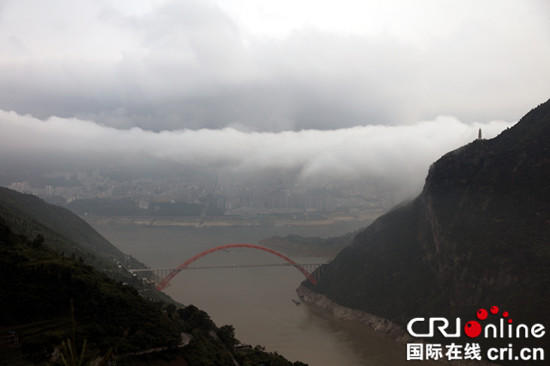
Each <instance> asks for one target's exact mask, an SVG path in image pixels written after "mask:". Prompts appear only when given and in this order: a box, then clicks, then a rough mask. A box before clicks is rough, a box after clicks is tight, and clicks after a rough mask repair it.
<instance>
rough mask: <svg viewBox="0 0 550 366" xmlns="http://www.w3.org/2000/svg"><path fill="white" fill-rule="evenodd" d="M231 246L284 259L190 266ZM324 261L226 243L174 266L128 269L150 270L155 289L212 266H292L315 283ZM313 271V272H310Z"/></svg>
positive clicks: (246, 245) (134, 270)
mask: <svg viewBox="0 0 550 366" xmlns="http://www.w3.org/2000/svg"><path fill="white" fill-rule="evenodd" d="M233 248H248V249H256V250H261V251H264V252H267V253H269V254H272V255H274V256H277V257H279V258H281V259H283V260H284V262H282V263H265V264H260V263H248V264H232V265H223V264H222V265H203V266H196V265H195V266H191V264H192V263H193V262H195V261H197V260H199V259H201V258H203V257H205V256H207V255H209V254H212V253H214V252H218V251H222V250H225V251H227V250H229V249H233ZM323 264H326V263H297V262H295V261H294V260H292V259H291V258H289V257H287V256H286V255H284V254H282V253H279V252H277V251H275V250H273V249H270V248H266V247H263V246H260V245H255V244H226V245H220V246H218V247H215V248H211V249H208V250H205V251H204V252H201V253H199V254H197V255H195V256H193V257H191V258H189V259H188V260H186V261H185V262H183V263H182V264H180V265H179V266H178V267H176V268H144V269H141V268H140V269H130V270H129V271H130V272H132V273H136V272H152V273H153V274H154V275H155V277H156V278H160V280H159V281H158V283H157V289H158V290H163V289H164V288H165V287H166V286H168V284H169V283H170V281H171V280H172V279H173V278H174V277H176V275H177V274H178V273H180V272H181V271H183V270H191V269H214V268H243V267H279V266H293V267H295V268H296V269H297V270H298V271H300V272H301V273H302V274H303V275H304V276H305V277H306V278H307V279H308V280H309V281H310V282H311V283H313V284H316V283H317V279H318V276H319V273H320V271H315V270H316V269H317V268H318V267H320V266H321V265H323ZM312 273H314V274H312Z"/></svg>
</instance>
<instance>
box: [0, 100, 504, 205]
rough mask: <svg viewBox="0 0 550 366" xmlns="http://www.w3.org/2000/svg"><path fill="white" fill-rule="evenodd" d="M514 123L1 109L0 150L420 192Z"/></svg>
mask: <svg viewBox="0 0 550 366" xmlns="http://www.w3.org/2000/svg"><path fill="white" fill-rule="evenodd" d="M511 125H512V124H511V123H508V122H504V121H492V122H489V123H473V124H465V123H463V122H461V121H459V120H458V119H456V118H454V117H446V116H440V117H438V118H436V119H435V120H433V121H423V122H419V123H416V124H413V125H407V126H383V125H371V126H357V127H352V128H343V129H337V130H302V131H284V132H277V133H275V132H243V131H240V130H237V129H234V128H225V129H217V130H213V129H200V130H176V131H161V132H152V131H146V130H143V129H141V128H137V127H134V128H131V129H126V130H121V129H115V128H112V127H107V126H101V125H98V124H96V123H94V122H90V121H83V120H78V119H65V118H58V117H53V118H49V119H47V120H40V119H37V118H34V117H31V116H28V115H25V116H22V115H19V114H17V113H15V112H5V111H1V110H0V130H1V131H2V132H3V133H2V135H1V136H0V153H1V154H12V156H13V155H18V154H25V155H26V156H27V157H29V158H32V157H35V158H39V159H41V160H42V161H46V162H47V161H48V159H49V158H48V157H51V159H52V160H54V159H58V158H59V157H60V156H70V157H71V158H73V159H75V160H76V161H77V162H79V163H82V162H85V161H93V162H95V163H96V164H100V165H102V166H106V165H109V164H122V163H124V164H127V163H128V162H130V163H132V164H139V162H140V161H141V160H140V159H149V160H151V159H152V160H155V161H165V162H170V163H176V164H177V165H180V166H182V167H183V166H195V167H197V166H199V167H203V168H205V169H209V170H214V171H219V172H229V173H230V172H233V173H236V174H237V173H239V172H246V173H250V172H257V173H258V174H261V173H262V172H263V171H267V170H274V169H275V170H282V171H292V172H297V174H298V176H299V179H301V180H302V181H303V182H308V181H309V182H311V181H315V180H333V181H335V182H338V181H344V180H350V179H351V180H358V181H359V180H361V179H364V178H366V177H376V178H379V179H384V180H385V181H386V182H387V184H390V185H393V186H394V187H395V189H396V191H400V192H407V193H409V194H411V195H412V194H414V193H416V192H417V191H418V190H419V189H420V188H421V186H422V183H423V180H424V178H425V176H426V173H427V170H428V167H429V165H430V164H431V163H432V162H434V161H435V160H437V159H438V158H439V157H440V156H441V155H443V154H444V153H446V152H448V151H450V150H452V149H455V148H458V147H460V146H461V145H463V144H466V143H468V142H470V141H472V140H474V139H475V138H476V137H477V133H478V129H479V128H481V129H482V131H483V134H484V137H485V138H492V137H494V136H496V135H497V134H498V133H500V131H502V130H503V129H505V128H507V127H510V126H511ZM69 168H71V167H69ZM73 168H74V167H73Z"/></svg>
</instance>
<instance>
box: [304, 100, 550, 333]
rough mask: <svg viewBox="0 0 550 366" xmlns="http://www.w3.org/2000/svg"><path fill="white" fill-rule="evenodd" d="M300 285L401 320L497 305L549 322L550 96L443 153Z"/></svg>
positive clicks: (523, 317)
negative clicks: (417, 189) (504, 125)
mask: <svg viewBox="0 0 550 366" xmlns="http://www.w3.org/2000/svg"><path fill="white" fill-rule="evenodd" d="M302 286H303V287H306V288H308V289H309V290H311V291H313V292H316V293H319V294H322V295H325V296H326V297H327V298H329V299H331V300H332V301H334V302H335V303H337V304H339V305H341V306H344V307H347V308H350V309H357V310H361V311H363V312H366V313H369V314H373V315H375V316H378V317H382V318H385V319H389V320H391V321H392V322H393V323H395V324H397V325H399V326H401V327H403V326H405V325H406V324H407V322H408V321H409V320H410V319H411V318H413V317H416V316H470V317H472V315H473V314H475V312H476V311H477V309H479V308H480V307H488V306H492V305H495V304H502V305H501V306H506V308H507V309H508V311H509V312H510V314H514V317H515V318H516V319H521V320H522V321H523V322H527V323H529V322H536V323H540V322H544V321H547V320H548V319H550V309H549V307H548V306H547V305H548V304H549V303H550V101H548V102H546V103H544V104H542V105H540V106H538V107H537V108H535V109H533V110H532V111H530V112H529V113H528V114H527V115H526V116H525V117H523V118H522V119H521V120H520V121H519V122H518V123H517V124H516V125H515V126H514V127H512V128H510V129H507V130H506V131H504V132H502V133H501V134H500V135H499V136H498V137H496V138H494V139H491V140H476V141H473V142H472V143H470V144H468V145H466V146H463V147H462V148H460V149H457V150H455V151H452V152H450V153H448V154H446V155H444V156H443V157H442V158H441V159H439V160H438V161H437V162H435V163H434V164H433V165H432V166H431V168H430V170H429V173H428V177H427V178H426V183H425V186H424V189H423V191H422V193H421V194H420V195H419V196H418V197H417V198H416V199H414V200H412V201H411V202H408V203H405V204H403V205H401V206H399V207H395V208H394V209H393V210H391V211H390V212H388V213H387V214H386V215H383V216H381V217H380V218H379V219H377V220H376V221H375V222H374V223H373V224H371V225H370V226H369V227H368V228H367V229H366V230H364V231H362V232H361V233H359V234H358V235H357V236H356V237H355V239H354V241H353V243H352V245H351V246H349V247H347V248H345V249H344V250H342V251H341V252H340V253H339V255H338V256H337V257H336V258H335V259H334V260H333V261H332V262H331V263H330V264H328V265H326V266H324V268H323V269H322V277H321V279H320V281H319V282H318V284H317V285H315V286H312V285H310V284H308V283H304V284H303V285H302Z"/></svg>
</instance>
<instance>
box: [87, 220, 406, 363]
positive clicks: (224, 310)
mask: <svg viewBox="0 0 550 366" xmlns="http://www.w3.org/2000/svg"><path fill="white" fill-rule="evenodd" d="M88 221H89V222H90V223H91V224H92V226H93V227H94V228H95V229H96V230H97V231H99V233H101V234H102V235H103V236H104V237H105V238H107V239H108V240H109V241H111V243H113V244H114V245H115V246H117V247H118V248H119V249H120V250H122V251H123V252H125V253H127V254H131V255H132V256H134V257H135V258H137V259H138V260H140V261H142V262H143V263H145V264H146V265H148V266H150V267H151V268H166V267H176V266H178V265H179V264H180V263H182V262H183V261H185V260H186V259H188V258H190V257H192V256H193V255H195V254H198V253H200V252H202V251H204V250H206V249H209V248H212V247H216V246H219V245H222V244H231V243H250V244H257V243H258V241H259V240H261V239H264V238H266V237H270V236H273V235H279V236H284V235H287V234H299V235H304V236H321V237H329V236H336V235H341V234H344V233H346V232H350V231H353V230H356V229H358V228H360V227H361V226H363V225H362V224H361V223H351V222H348V223H340V224H333V225H327V226H322V227H319V226H316V227H313V226H287V227H276V226H229V227H202V228H197V227H192V226H151V225H147V226H145V225H136V224H131V223H120V222H116V221H109V220H93V219H89V220H88ZM256 252H260V253H256ZM266 255H267V256H268V257H269V256H272V255H269V254H267V253H263V252H261V251H258V250H251V249H240V248H239V249H232V250H230V251H220V252H216V253H215V254H212V255H209V256H206V257H204V258H203V259H201V260H200V262H201V265H216V264H225V265H231V264H240V263H256V262H257V261H258V260H259V261H264V260H265V257H266ZM207 257H211V258H210V259H207ZM272 257H274V256H272ZM293 259H294V260H296V261H297V262H302V263H311V262H319V258H293ZM272 260H273V261H274V262H277V261H280V259H278V258H276V257H274V258H272ZM322 260H326V259H322ZM196 263H199V261H197V262H196ZM303 280H304V276H303V275H302V274H301V273H300V272H298V271H297V270H296V269H295V268H294V267H261V268H230V269H205V270H187V271H182V272H181V273H180V274H178V275H177V276H176V277H175V278H174V279H173V280H172V282H171V283H170V285H169V286H168V287H167V288H166V289H165V290H164V291H165V292H166V293H167V294H169V295H170V296H171V297H172V298H173V299H175V300H176V301H179V302H180V303H183V304H193V305H195V306H197V307H199V308H201V309H203V310H205V311H206V312H207V313H208V314H210V316H211V318H212V319H213V320H214V322H215V323H216V324H217V325H218V326H221V325H224V324H232V325H233V326H234V327H235V329H236V337H237V338H238V339H239V340H240V341H241V342H243V343H246V344H251V345H253V346H254V345H258V344H259V345H262V346H264V347H266V349H267V350H268V351H276V352H278V353H279V354H281V355H283V356H284V357H286V358H287V359H289V360H291V361H297V360H300V361H302V362H306V363H308V364H309V365H311V366H329V365H330V366H332V365H340V366H360V365H410V361H409V362H407V361H406V349H405V346H404V345H401V344H397V343H396V342H394V341H392V340H390V339H388V338H387V337H386V336H385V335H384V334H381V333H378V332H375V331H373V330H371V329H370V328H368V327H365V326H362V325H360V324H357V323H355V322H351V321H343V320H339V319H336V318H334V317H333V316H332V315H330V314H329V313H328V312H326V311H325V310H322V309H320V308H318V307H316V306H314V305H309V304H303V303H302V304H300V305H296V304H295V303H294V302H293V301H292V300H293V299H297V295H296V291H295V290H296V288H297V287H298V286H299V285H300V283H301V282H302V281H303Z"/></svg>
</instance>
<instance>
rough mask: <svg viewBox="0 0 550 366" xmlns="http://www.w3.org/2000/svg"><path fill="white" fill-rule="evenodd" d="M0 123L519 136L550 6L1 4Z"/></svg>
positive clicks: (542, 2)
mask: <svg viewBox="0 0 550 366" xmlns="http://www.w3.org/2000/svg"><path fill="white" fill-rule="evenodd" d="M0 49H1V50H2V52H1V54H0V85H2V88H0V108H1V109H3V110H6V111H11V110H14V111H16V112H17V113H19V114H31V115H33V116H35V117H38V118H47V117H50V116H58V117H76V118H81V119H85V120H92V121H96V122H98V123H101V124H103V125H109V126H114V127H119V128H129V127H132V126H138V127H141V128H143V129H150V130H154V131H159V130H163V129H182V128H190V129H198V128H223V127H227V126H232V127H237V128H239V129H243V130H253V131H282V130H300V129H337V128H342V127H352V126H357V125H369V124H394V125H395V124H411V123H414V122H416V121H419V120H427V119H435V118H436V117H437V116H438V115H452V116H454V117H457V118H458V119H460V120H461V121H463V122H466V123H469V122H474V121H477V122H486V121H489V120H494V119H500V120H508V121H513V120H517V119H518V118H519V117H521V116H522V115H523V114H524V113H526V112H527V111H528V110H529V109H530V108H532V107H533V106H535V105H537V104H538V103H540V102H542V101H544V100H546V99H547V98H548V97H549V96H550V82H549V81H550V67H548V65H550V2H548V1H547V0H482V1H479V0H397V1H396V0H392V1H388V0H361V1H351V0H338V1H319V0H316V1H314V0H307V1H304V0H292V1H291V0H288V1H287V0H270V1H258V0H219V1H210V0H174V1H155V0H147V1H142V0H127V1H120V0H104V1H103V0H79V1H73V0H64V1H59V0H48V1H42V0H35V1H31V0H3V1H2V0H0Z"/></svg>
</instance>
